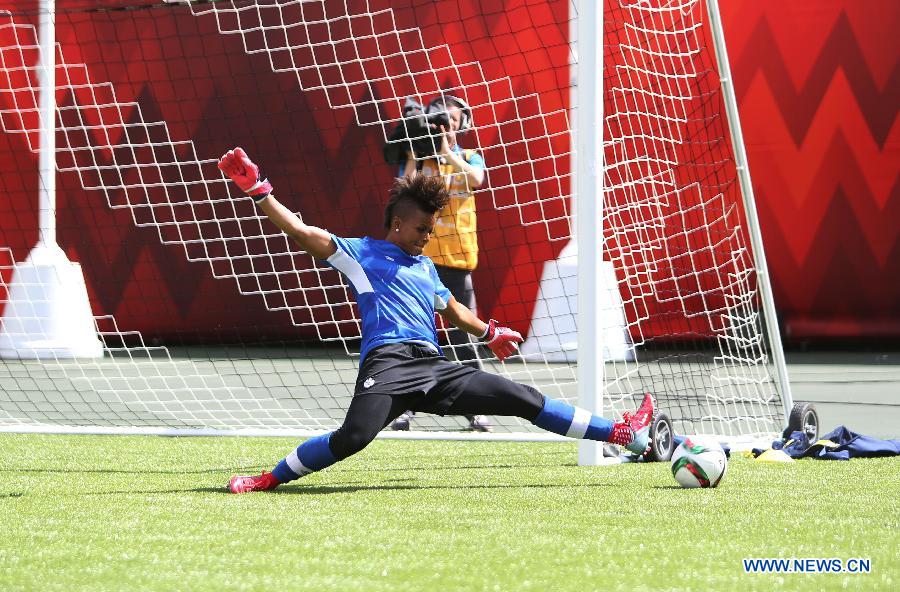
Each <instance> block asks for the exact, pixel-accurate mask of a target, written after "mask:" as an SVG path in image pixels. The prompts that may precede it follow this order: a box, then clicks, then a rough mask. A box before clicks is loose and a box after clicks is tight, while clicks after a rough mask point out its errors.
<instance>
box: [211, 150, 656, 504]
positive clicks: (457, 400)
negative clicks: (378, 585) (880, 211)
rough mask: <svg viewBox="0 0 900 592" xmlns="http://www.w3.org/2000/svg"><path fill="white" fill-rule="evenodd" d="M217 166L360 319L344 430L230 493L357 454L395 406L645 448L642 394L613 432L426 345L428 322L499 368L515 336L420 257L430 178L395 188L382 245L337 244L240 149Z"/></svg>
mask: <svg viewBox="0 0 900 592" xmlns="http://www.w3.org/2000/svg"><path fill="white" fill-rule="evenodd" d="M219 168H220V169H221V170H222V171H223V172H224V173H225V174H226V175H227V176H228V177H229V178H231V180H232V181H234V182H235V183H236V184H237V186H238V187H240V188H241V189H242V190H243V191H244V192H246V193H247V194H248V195H250V197H252V198H253V200H254V201H256V203H257V205H258V206H259V207H260V209H261V210H262V211H263V212H264V213H265V214H266V215H267V216H268V217H269V219H270V220H271V221H272V222H273V223H275V225H277V226H278V227H279V228H281V230H283V231H284V232H285V234H287V235H288V236H289V237H291V238H292V239H293V240H294V241H296V243H297V244H298V245H300V247H301V248H303V250H305V251H306V252H308V253H309V254H310V255H312V256H313V257H316V258H317V259H322V260H324V261H326V262H327V263H328V264H329V265H331V266H332V267H334V268H335V269H337V270H338V271H340V272H341V273H342V274H343V275H344V276H345V277H346V278H347V280H348V281H349V283H350V287H351V288H352V290H353V293H354V295H355V297H356V301H357V304H358V305H359V311H360V315H361V316H362V346H361V350H360V364H361V365H360V369H359V375H358V377H357V380H356V388H355V390H354V395H353V398H352V400H351V402H350V407H349V408H348V409H347V415H346V417H345V418H344V423H343V425H341V427H340V428H338V429H337V430H335V431H333V432H330V433H327V434H323V435H320V436H316V437H314V438H310V439H308V440H306V441H305V442H303V443H302V444H300V446H298V447H297V448H296V449H295V450H293V451H291V452H290V453H289V454H288V455H287V457H285V458H284V459H283V460H282V461H281V462H279V463H278V464H277V465H276V466H275V468H274V469H273V470H272V472H271V473H269V472H264V473H263V474H262V475H259V476H241V475H239V476H235V477H233V478H232V479H231V482H230V483H229V489H230V490H231V491H232V492H233V493H247V492H250V491H263V490H269V489H274V488H275V487H277V486H278V485H280V484H282V483H286V482H288V481H293V480H295V479H298V478H300V477H302V476H304V475H307V474H309V473H312V472H314V471H320V470H322V469H324V468H326V467H328V466H330V465H332V464H334V463H336V462H337V461H339V460H343V459H345V458H347V457H348V456H350V455H352V454H355V453H357V452H359V451H360V450H362V449H363V448H365V447H366V446H367V445H368V444H369V442H371V441H372V440H373V439H374V438H375V436H376V435H377V434H378V432H379V431H381V430H382V429H383V428H384V427H385V426H387V425H388V424H390V423H391V422H392V421H393V420H394V419H395V418H396V417H397V416H398V415H400V414H401V413H403V412H404V411H405V410H407V409H411V410H414V411H423V412H426V413H435V414H439V415H478V414H485V415H507V416H516V417H521V418H523V419H526V420H528V421H530V422H532V423H533V424H534V425H536V426H538V427H541V428H543V429H545V430H548V431H551V432H554V433H556V434H561V435H565V436H569V437H572V438H587V439H591V440H601V441H606V442H611V443H613V444H618V445H621V446H624V447H625V448H626V449H628V450H629V451H631V452H634V453H637V454H640V453H643V452H644V451H645V450H646V448H647V446H648V444H649V431H650V424H651V422H652V421H653V399H652V397H651V396H650V395H646V396H645V397H644V400H643V402H642V403H641V406H640V408H639V409H638V411H637V412H636V413H634V414H633V415H630V414H626V416H625V417H624V418H623V421H621V422H618V423H613V422H612V421H610V420H608V419H604V418H602V417H600V416H597V415H592V414H591V413H590V412H588V411H586V410H584V409H579V408H576V407H573V406H571V405H569V404H567V403H563V402H561V401H557V400H554V399H550V398H548V397H545V396H544V395H542V394H541V393H539V392H538V391H537V390H535V389H534V388H532V387H530V386H526V385H522V384H518V383H515V382H512V381H511V380H508V379H506V378H503V377H501V376H497V375H495V374H490V373H488V372H483V371H481V370H478V369H475V368H472V367H470V366H466V365H463V364H454V363H452V362H450V361H449V360H448V359H447V358H445V357H444V356H443V355H442V353H441V348H440V346H439V345H438V342H437V331H436V327H435V322H434V313H435V312H437V313H438V314H440V315H441V316H442V317H443V318H444V319H445V320H446V321H448V322H450V323H452V324H453V325H454V326H455V327H457V328H459V329H461V330H463V331H466V332H467V333H470V334H472V335H475V336H477V337H480V338H481V339H483V340H484V341H485V343H486V344H487V346H488V347H490V348H491V350H492V351H493V352H494V354H495V355H496V356H497V358H499V359H500V360H501V361H502V360H505V359H506V358H507V357H509V356H511V355H513V354H514V353H515V352H516V351H517V349H518V348H517V344H518V343H520V342H521V341H522V336H521V335H520V334H519V333H518V332H516V331H513V330H512V329H508V328H506V327H502V326H500V325H499V324H498V323H497V321H494V320H491V321H490V322H488V323H485V322H483V321H481V320H480V319H478V317H476V316H475V315H474V314H473V313H472V312H471V311H470V310H469V309H468V308H466V307H465V306H463V305H461V304H459V303H458V302H457V301H456V300H455V299H454V298H453V297H452V296H451V294H450V292H449V290H447V288H446V287H444V285H443V284H442V283H441V281H440V279H439V278H438V275H437V272H436V271H435V268H434V264H433V263H432V262H431V260H430V259H428V258H427V257H425V256H423V255H422V251H423V249H424V248H425V245H426V244H427V243H428V241H429V239H430V238H431V235H432V233H433V232H434V225H435V216H436V213H437V212H438V211H439V210H440V209H441V208H443V207H444V206H445V205H446V204H447V200H448V199H449V198H448V194H447V187H446V184H445V183H444V180H443V179H442V178H441V177H433V176H426V175H417V176H414V177H404V178H401V179H397V181H396V182H395V183H394V186H393V187H392V188H391V191H390V199H389V201H388V205H387V207H386V209H385V213H384V226H385V230H386V233H387V234H386V236H385V238H384V240H377V239H374V238H370V237H365V238H349V239H348V238H340V237H337V236H334V235H332V234H331V233H329V232H327V231H325V230H323V229H321V228H316V227H315V226H308V225H306V224H304V223H303V222H302V221H301V220H300V218H298V217H297V216H295V215H294V214H293V213H292V212H291V211H290V210H288V209H287V208H286V207H284V206H283V205H282V204H281V203H279V202H278V201H277V200H276V199H275V198H274V196H272V195H271V194H272V185H271V184H270V183H269V181H268V180H266V179H262V178H260V175H259V168H258V167H257V166H256V165H255V164H253V162H251V161H250V159H249V158H248V157H247V154H246V153H245V152H244V151H243V150H242V149H240V148H235V149H234V150H230V151H229V152H228V153H227V154H225V155H224V156H223V157H222V158H221V159H220V161H219Z"/></svg>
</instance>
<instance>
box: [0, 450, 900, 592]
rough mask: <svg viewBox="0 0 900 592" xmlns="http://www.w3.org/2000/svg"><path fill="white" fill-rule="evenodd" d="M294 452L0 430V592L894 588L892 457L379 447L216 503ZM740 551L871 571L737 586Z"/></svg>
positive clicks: (899, 506)
mask: <svg viewBox="0 0 900 592" xmlns="http://www.w3.org/2000/svg"><path fill="white" fill-rule="evenodd" d="M293 446H296V442H295V441H292V440H285V439H262V438H260V439H257V438H161V437H152V436H151V437H141V436H128V437H123V436H47V435H10V434H0V534H2V536H0V590H4V591H14V590H65V591H67V592H71V591H73V590H91V591H101V590H267V591H279V592H282V591H292V590H365V591H377V590H391V591H394V590H510V591H520V590H548V591H549V590H554V591H555V590H573V591H578V592H584V591H586V590H604V591H606V590H659V589H668V590H742V591H744V590H798V589H809V590H826V589H845V588H846V589H859V590H875V589H883V590H896V589H900V559H898V555H900V532H898V525H900V518H898V514H900V512H898V510H900V501H898V500H900V485H898V484H900V459H875V460H854V461H850V462H824V461H812V460H807V461H801V462H797V463H794V464H791V465H771V464H761V463H757V462H752V461H750V460H748V459H746V458H733V459H732V461H731V463H730V467H729V472H728V475H727V476H726V478H725V480H724V482H723V484H722V485H721V486H720V487H719V488H718V489H715V490H683V489H680V488H679V487H678V486H677V485H676V483H675V481H674V480H673V479H672V477H671V475H670V473H669V467H668V465H667V464H627V465H618V466H612V467H578V466H576V463H575V455H576V447H575V445H574V444H569V443H565V444H561V443H496V442H495V443H481V442H433V441H396V440H393V441H376V442H375V443H373V444H372V445H371V446H370V447H369V448H367V449H366V450H365V451H363V452H362V453H360V454H358V455H357V456H355V457H353V458H351V459H348V460H346V461H344V462H342V463H339V464H337V465H335V466H333V467H331V468H329V469H327V470H326V471H323V472H322V473H319V474H315V475H311V476H309V477H306V478H304V479H302V480H301V481H299V482H296V483H294V484H290V485H287V486H282V487H281V488H279V489H278V490H277V491H275V492H271V493H255V494H247V495H239V496H238V495H231V494H227V493H226V492H225V489H224V486H225V484H226V483H227V481H228V478H229V476H230V475H232V474H234V473H254V472H258V471H259V470H260V469H263V468H266V469H269V468H271V467H272V465H273V464H274V462H276V461H278V460H279V459H281V458H282V457H283V456H284V454H285V453H286V452H288V451H289V450H290V449H291V448H292V447H293ZM749 557H802V558H806V557H836V558H840V559H843V560H846V559H848V558H854V557H863V558H869V559H871V573H869V574H861V575H856V574H748V573H745V572H744V570H743V567H742V563H741V559H742V558H749Z"/></svg>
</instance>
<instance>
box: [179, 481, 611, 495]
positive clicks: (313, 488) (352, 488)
mask: <svg viewBox="0 0 900 592" xmlns="http://www.w3.org/2000/svg"><path fill="white" fill-rule="evenodd" d="M562 487H565V488H567V489H575V488H578V489H583V488H588V487H617V485H616V484H614V483H585V484H582V485H572V484H571V483H527V484H513V483H492V484H488V485H468V484H459V485H415V484H410V485H302V486H296V485H294V486H291V485H287V486H281V487H279V488H278V489H276V490H274V491H269V492H265V493H264V494H262V495H330V494H337V493H359V492H367V491H373V492H379V491H427V490H447V491H460V490H485V489H487V490H491V489H535V490H540V489H557V488H562ZM187 491H195V492H198V493H224V494H227V495H233V494H232V493H231V492H229V491H228V490H227V489H225V488H222V489H219V488H213V487H199V488H197V489H191V490H187Z"/></svg>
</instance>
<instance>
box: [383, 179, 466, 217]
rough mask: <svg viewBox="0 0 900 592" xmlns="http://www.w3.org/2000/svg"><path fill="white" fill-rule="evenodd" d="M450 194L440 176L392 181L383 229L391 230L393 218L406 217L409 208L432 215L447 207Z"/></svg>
mask: <svg viewBox="0 0 900 592" xmlns="http://www.w3.org/2000/svg"><path fill="white" fill-rule="evenodd" d="M448 201H450V194H449V193H448V192H447V185H446V184H445V183H444V178H443V177H441V176H440V175H438V176H431V175H421V174H417V175H412V176H410V177H400V178H398V179H395V180H394V185H393V186H392V187H391V191H390V197H389V198H388V203H387V207H385V208H384V227H385V228H386V229H388V230H390V228H391V219H392V218H393V217H394V216H400V217H401V218H404V217H406V215H407V214H408V213H409V210H410V209H411V208H416V209H419V210H421V211H423V212H425V213H427V214H434V213H435V212H437V211H439V210H440V209H441V208H443V207H444V206H446V205H447V202H448Z"/></svg>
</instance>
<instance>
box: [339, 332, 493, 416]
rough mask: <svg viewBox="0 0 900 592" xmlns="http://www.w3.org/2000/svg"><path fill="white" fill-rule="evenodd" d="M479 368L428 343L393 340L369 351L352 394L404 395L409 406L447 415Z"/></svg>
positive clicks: (417, 409)
mask: <svg viewBox="0 0 900 592" xmlns="http://www.w3.org/2000/svg"><path fill="white" fill-rule="evenodd" d="M479 372H480V371H479V370H477V369H475V368H472V367H471V366H465V365H462V364H454V363H453V362H451V361H450V360H448V359H447V358H445V357H444V356H442V355H440V354H439V353H437V352H435V351H434V350H432V349H431V348H429V347H427V346H425V345H418V344H415V343H390V344H387V345H382V346H380V347H376V348H375V349H373V350H372V351H370V352H369V353H368V355H366V359H365V361H364V362H363V365H362V367H361V368H360V369H359V375H358V376H357V378H356V388H355V389H354V391H353V396H354V397H361V396H365V395H367V394H370V393H379V394H386V395H392V396H404V397H407V398H409V401H410V409H413V410H415V411H424V412H427V413H435V414H439V415H446V414H447V411H448V410H449V409H450V407H452V406H453V402H454V401H455V400H456V399H457V397H459V396H460V394H462V393H463V392H464V391H465V390H466V386H467V385H468V383H469V381H471V380H472V378H473V377H474V376H475V375H476V374H478V373H479Z"/></svg>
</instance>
